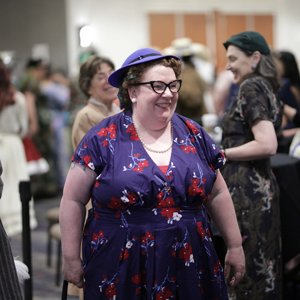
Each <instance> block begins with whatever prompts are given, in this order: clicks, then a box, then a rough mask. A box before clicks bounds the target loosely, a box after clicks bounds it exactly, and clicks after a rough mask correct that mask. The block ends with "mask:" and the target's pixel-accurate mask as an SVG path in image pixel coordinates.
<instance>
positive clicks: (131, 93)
mask: <svg viewBox="0 0 300 300" xmlns="http://www.w3.org/2000/svg"><path fill="white" fill-rule="evenodd" d="M128 95H129V98H130V100H131V102H132V103H135V102H136V96H137V95H136V88H135V86H129V87H128Z"/></svg>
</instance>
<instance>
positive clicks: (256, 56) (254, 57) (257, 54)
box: [252, 51, 261, 67]
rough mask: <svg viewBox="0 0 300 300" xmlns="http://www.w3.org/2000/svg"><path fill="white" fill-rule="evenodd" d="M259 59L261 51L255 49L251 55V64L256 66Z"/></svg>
mask: <svg viewBox="0 0 300 300" xmlns="http://www.w3.org/2000/svg"><path fill="white" fill-rule="evenodd" d="M260 59H261V53H260V52H259V51H255V52H254V53H253V55H252V65H253V66H255V67H256V66H257V65H258V63H259V61H260Z"/></svg>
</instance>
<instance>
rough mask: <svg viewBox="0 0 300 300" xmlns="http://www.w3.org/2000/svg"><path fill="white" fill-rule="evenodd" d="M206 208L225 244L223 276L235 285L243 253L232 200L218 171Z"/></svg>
mask: <svg viewBox="0 0 300 300" xmlns="http://www.w3.org/2000/svg"><path fill="white" fill-rule="evenodd" d="M207 208H208V210H209V213H210V216H211V217H212V219H213V220H214V222H215V224H216V225H217V227H218V229H219V231H220V233H221V235H222V237H223V239H224V241H225V244H226V246H227V254H226V257H225V267H224V272H225V277H226V278H227V279H229V283H230V285H231V286H235V285H236V284H238V282H239V281H240V280H241V279H242V277H243V276H244V274H245V255H244V251H243V247H242V237H241V233H240V230H239V226H238V223H237V218H236V214H235V210H234V206H233V202H232V199H231V196H230V193H229V191H228V188H227V186H226V183H225V181H224V179H223V176H222V174H221V173H220V171H218V174H217V179H216V181H215V184H214V187H213V189H212V194H211V197H210V199H209V200H208V204H207ZM231 274H232V275H231ZM229 277H230V278H229Z"/></svg>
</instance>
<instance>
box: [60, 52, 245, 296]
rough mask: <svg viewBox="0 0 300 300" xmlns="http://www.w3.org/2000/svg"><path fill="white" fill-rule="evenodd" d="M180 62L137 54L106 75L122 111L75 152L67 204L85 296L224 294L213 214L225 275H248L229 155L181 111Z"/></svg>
mask: <svg viewBox="0 0 300 300" xmlns="http://www.w3.org/2000/svg"><path fill="white" fill-rule="evenodd" d="M180 71H181V62H180V60H179V59H178V58H177V57H175V56H171V55H165V56H163V55H162V54H161V53H160V52H158V51H157V50H154V49H151V48H143V49H139V50H137V51H135V52H134V53H132V54H131V55H130V56H129V57H128V58H127V59H126V60H125V62H124V63H123V65H122V67H121V68H120V69H118V70H117V71H115V72H113V73H112V74H111V75H110V77H109V79H108V80H109V83H110V84H111V85H113V86H115V87H118V88H119V98H120V101H121V103H122V106H123V108H124V110H123V111H122V112H121V113H119V114H117V115H114V116H111V117H108V118H106V119H104V120H103V121H101V122H100V123H99V124H98V125H96V126H95V127H93V128H92V129H91V130H90V131H89V132H88V133H87V135H86V136H85V137H84V138H83V139H82V141H81V142H80V144H79V145H78V147H77V149H76V151H75V153H74V156H73V165H72V167H71V169H70V171H69V174H68V176H67V179H66V183H65V187H64V193H63V197H62V201H61V207H60V225H61V233H62V250H63V258H64V276H65V279H66V280H68V281H70V282H72V283H74V284H76V285H77V286H79V287H81V286H83V287H84V299H86V300H91V299H93V300H95V299H111V300H112V299H118V300H137V299H140V300H145V299H157V300H158V299H165V300H167V299H178V300H183V299H184V300H196V299H197V300H199V299H209V300H212V299H227V287H226V281H225V278H224V274H223V268H222V266H221V264H220V262H219V260H218V257H217V255H216V252H215V249H214V247H213V243H212V238H211V230H210V223H209V219H210V217H212V218H213V219H214V221H215V222H216V224H217V225H218V228H219V230H220V232H221V233H222V235H223V237H224V239H225V241H226V245H227V247H228V250H227V254H226V258H225V270H224V271H225V275H226V277H227V278H228V283H229V284H230V285H231V286H235V285H236V284H237V283H238V282H239V281H240V279H241V278H242V277H243V275H244V272H245V267H244V264H245V262H244V252H243V249H242V246H241V244H242V240H241V235H240V231H239V228H238V225H237V220H236V215H235V211H234V207H233V203H232V200H231V198H230V194H229V192H228V189H227V187H226V184H225V182H224V180H223V177H222V175H221V174H220V172H219V171H218V169H219V167H221V166H222V165H223V164H224V156H223V154H222V152H220V150H219V149H218V147H217V146H216V145H215V143H214V142H213V141H212V140H211V139H210V137H209V136H208V135H207V134H206V132H205V131H204V130H203V129H202V128H201V126H200V125H198V124H197V123H195V122H194V121H192V120H190V119H187V118H185V117H183V116H180V115H178V114H176V113H174V111H175V108H176V103H177V99H178V92H179V90H180V87H181V80H180V79H178V78H179V75H180ZM89 198H91V199H92V205H93V207H92V209H91V210H90V211H89V214H88V219H87V222H86V226H85V228H84V231H83V222H84V218H85V216H84V214H85V205H86V203H87V202H88V200H89ZM81 241H82V242H83V247H82V249H83V250H82V251H83V253H82V254H83V259H82V260H81V259H80V244H81Z"/></svg>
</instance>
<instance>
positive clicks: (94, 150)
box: [72, 130, 105, 175]
mask: <svg viewBox="0 0 300 300" xmlns="http://www.w3.org/2000/svg"><path fill="white" fill-rule="evenodd" d="M102 150H103V149H101V144H100V143H99V138H98V137H97V135H96V134H95V133H94V130H91V131H89V132H88V133H87V134H86V135H85V136H84V137H83V139H82V140H81V142H80V143H79V144H78V146H77V148H76V149H75V152H74V155H73V157H72V162H75V163H78V164H80V165H82V166H85V167H88V168H89V169H91V170H92V171H94V172H95V173H96V174H97V175H99V174H101V172H102V170H103V168H104V165H105V160H104V158H103V155H104V154H103V151H102Z"/></svg>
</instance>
